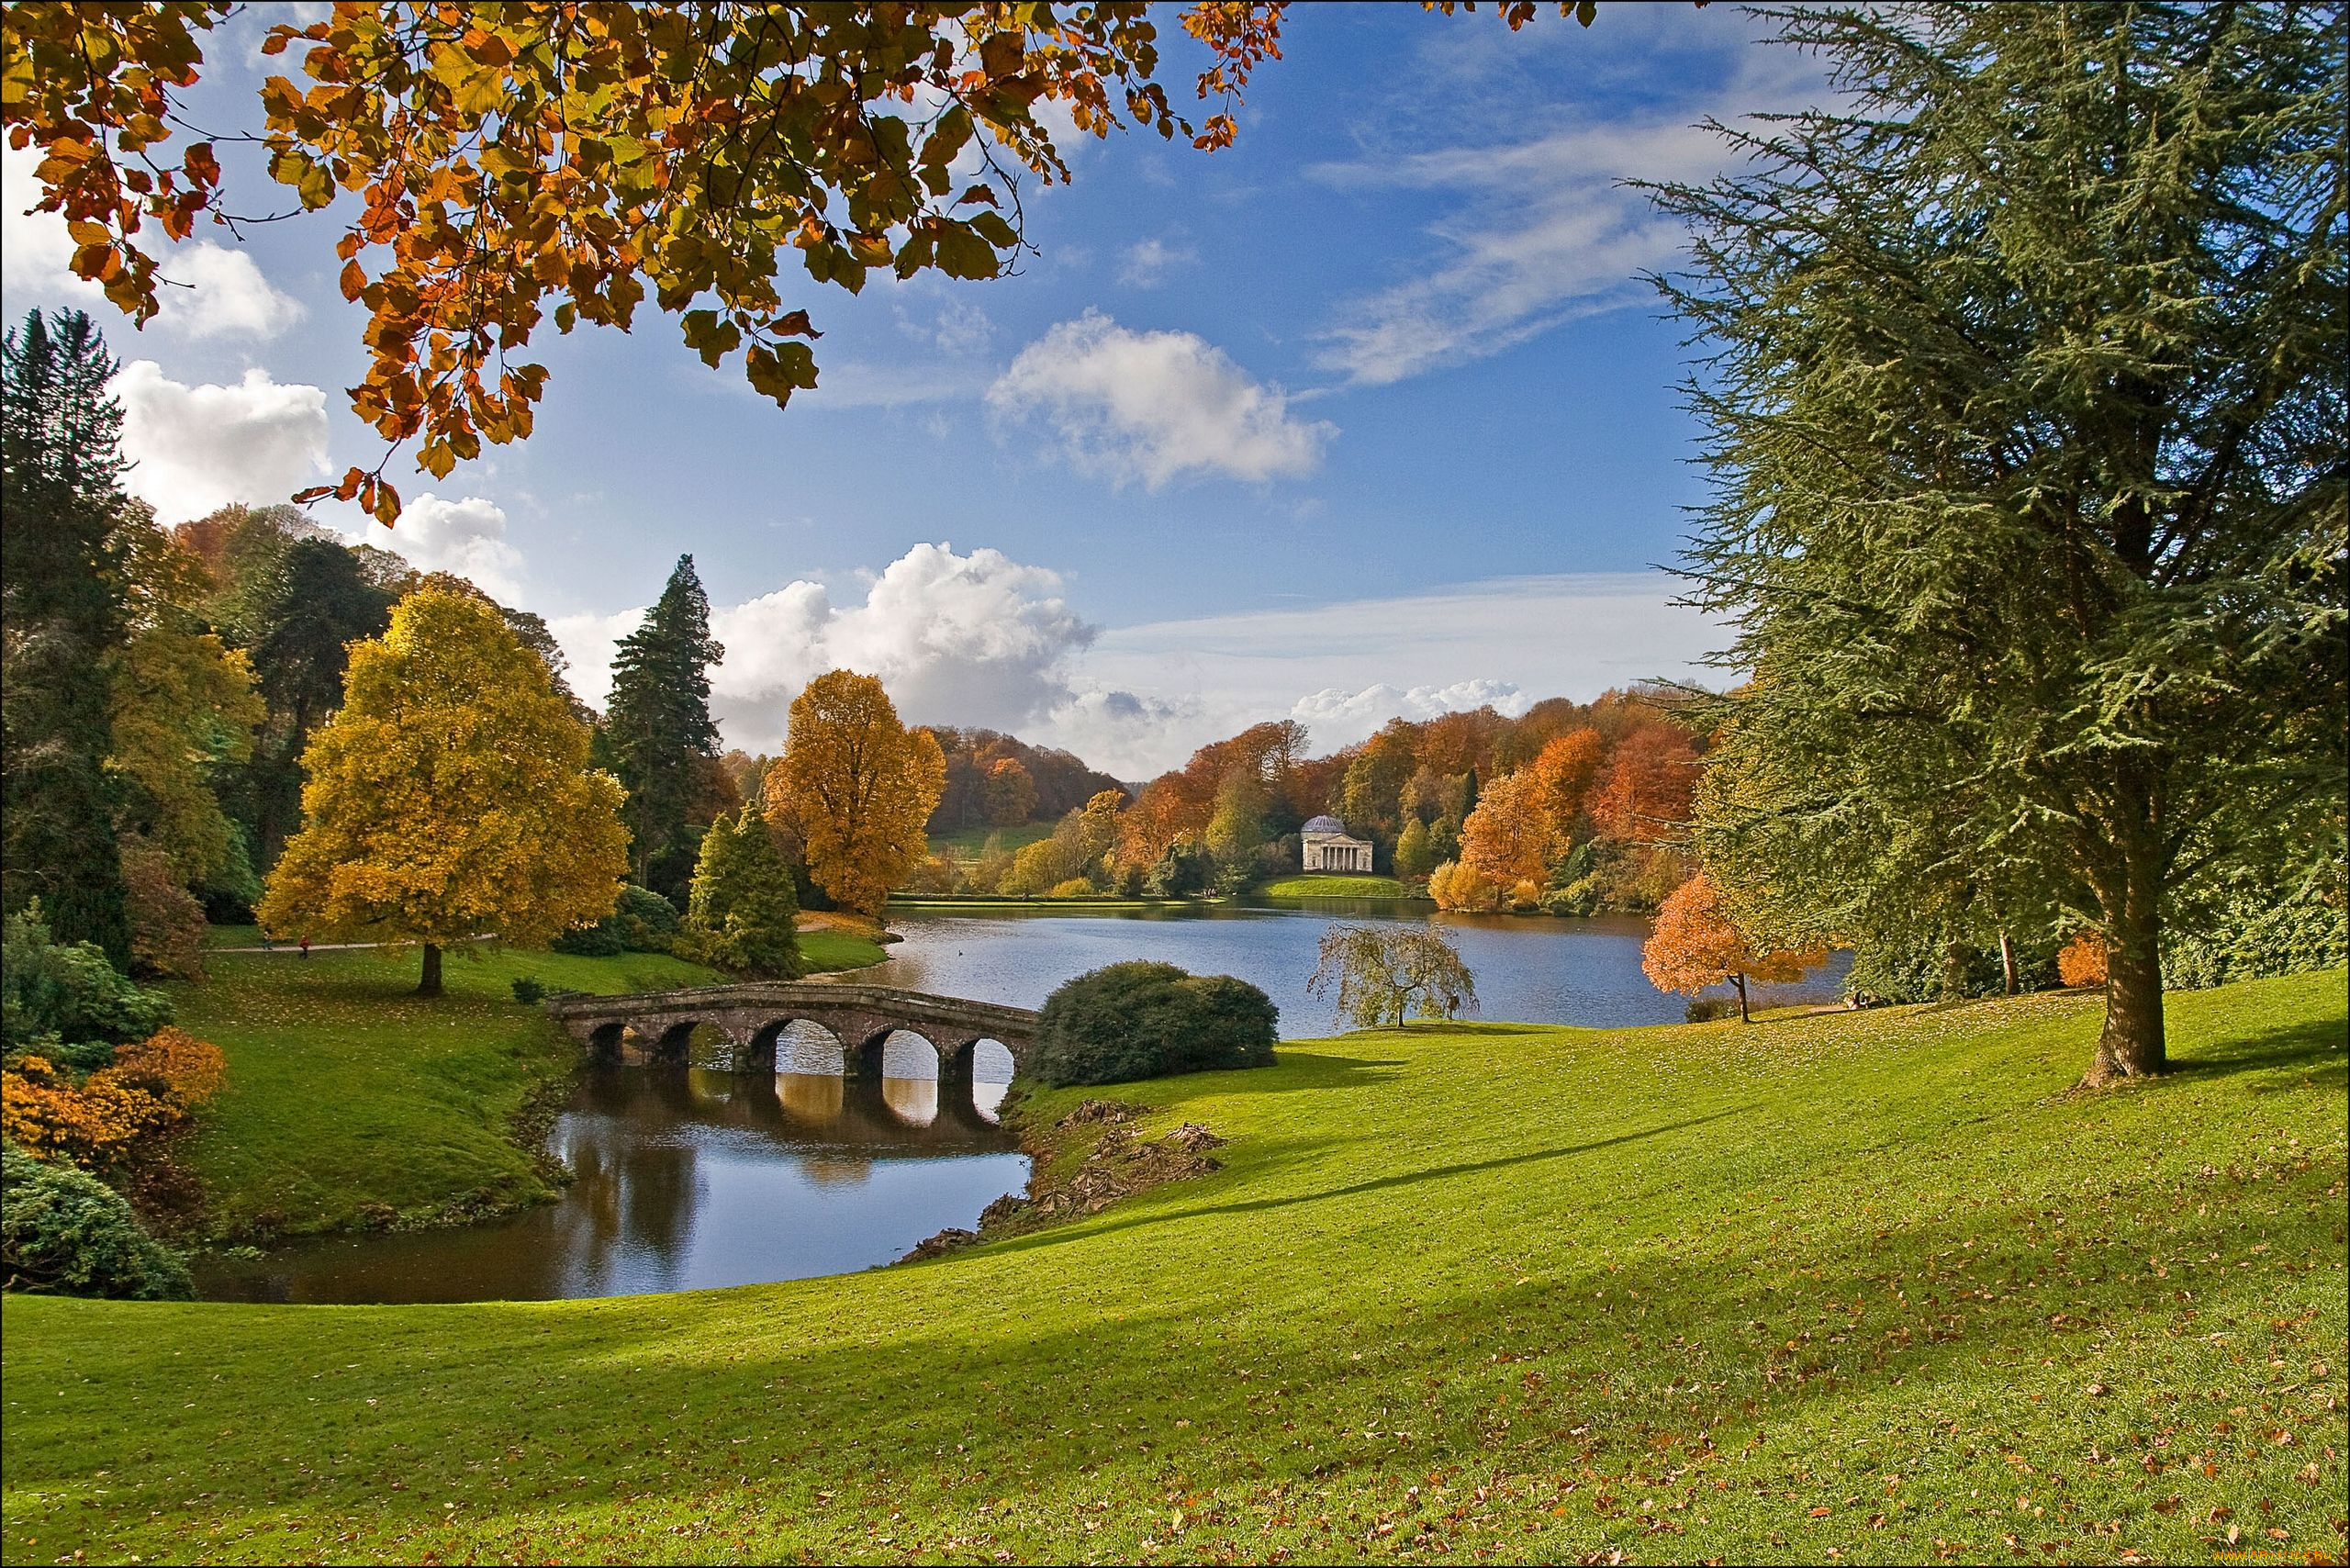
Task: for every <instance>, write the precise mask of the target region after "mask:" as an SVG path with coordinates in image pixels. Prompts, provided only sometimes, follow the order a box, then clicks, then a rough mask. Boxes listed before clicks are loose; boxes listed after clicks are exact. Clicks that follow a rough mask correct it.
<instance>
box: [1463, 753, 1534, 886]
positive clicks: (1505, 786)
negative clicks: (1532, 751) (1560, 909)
mask: <svg viewBox="0 0 2350 1568" xmlns="http://www.w3.org/2000/svg"><path fill="white" fill-rule="evenodd" d="M1553 836H1554V835H1553V833H1552V824H1551V823H1550V819H1549V818H1548V817H1547V816H1546V815H1545V814H1544V812H1543V811H1542V801H1541V790H1540V788H1539V785H1538V783H1537V781H1536V778H1535V776H1534V773H1533V771H1532V770H1531V769H1527V768H1521V769H1520V770H1519V771H1517V772H1516V773H1513V774H1510V775H1509V776H1508V777H1506V778H1498V779H1495V780H1494V782H1493V783H1492V784H1489V785H1487V786H1486V788H1485V792H1484V793H1483V794H1482V795H1480V796H1479V797H1478V798H1477V809H1476V810H1475V811H1473V812H1470V813H1469V820H1468V821H1467V822H1466V823H1462V824H1461V828H1460V864H1461V865H1463V866H1465V867H1470V868H1473V869H1474V870H1475V871H1476V873H1477V874H1478V876H1480V877H1481V878H1483V879H1484V880H1486V881H1488V882H1491V883H1493V884H1494V885H1495V886H1496V887H1502V888H1514V887H1516V885H1517V884H1518V883H1520V882H1524V881H1531V882H1533V883H1534V884H1535V885H1536V886H1537V887H1538V888H1539V886H1540V885H1541V881H1542V879H1543V877H1544V875H1545V874H1546V873H1547V871H1548V870H1549V862H1550V846H1551V842H1552V838H1553Z"/></svg>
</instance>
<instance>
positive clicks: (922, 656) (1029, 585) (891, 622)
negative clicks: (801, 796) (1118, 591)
mask: <svg viewBox="0 0 2350 1568" xmlns="http://www.w3.org/2000/svg"><path fill="white" fill-rule="evenodd" d="M1061 586H1062V585H1061V579H1060V577H1058V576H1057V574H1055V573H1053V572H1051V571H1048V570H1046V569H1045V568H1044V567H1041V566H1026V565H1024V564H1022V563H1020V562H1018V561H1014V560H1013V559H1012V558H1011V557H1010V556H1008V555H1005V554H1003V553H1002V551H999V550H987V549H980V550H974V551H971V552H970V553H969V554H957V553H956V551H955V549H954V547H953V546H952V545H951V544H946V543H938V544H917V545H915V546H914V547H913V548H912V549H911V550H909V551H907V552H906V553H905V554H903V555H901V556H900V557H899V558H898V559H897V560H895V561H892V562H891V563H890V565H889V566H886V567H884V568H883V569H882V570H881V571H880V572H879V573H878V574H875V575H874V576H872V577H869V578H867V579H866V581H865V582H864V584H863V588H864V593H863V598H862V599H861V601H858V602H851V603H845V604H835V603H834V596H833V592H832V590H831V589H830V588H827V587H826V586H825V585H824V584H822V583H817V582H809V581H805V580H802V581H795V582H790V583H787V584H785V585H784V586H783V587H781V588H777V589H775V590H774V591H773V592H771V593H766V594H761V595H760V596H758V597H757V598H755V599H750V600H748V601H747V602H744V603H741V604H734V605H727V606H722V607H720V608H718V609H715V610H712V611H711V634H712V635H713V636H715V637H716V638H717V639H718V641H719V642H720V643H722V644H724V645H725V648H726V657H725V658H724V659H723V660H722V662H721V663H720V664H719V665H718V666H717V667H716V668H715V669H713V670H712V671H711V712H712V714H713V715H714V716H715V717H716V718H717V719H718V721H719V723H720V725H721V727H722V729H723V730H724V731H725V733H726V735H727V739H728V741H729V742H730V744H733V745H740V746H744V747H745V748H747V749H749V750H753V751H773V750H776V749H778V747H780V746H781V745H782V744H783V739H784V735H785V734H786V732H787V730H788V728H789V710H790V707H791V700H792V699H793V698H794V697H797V696H798V695H799V694H800V689H801V688H802V687H804V686H806V685H807V684H808V682H809V681H810V680H811V679H813V678H815V677H817V676H819V675H822V673H823V672H824V671H826V670H828V669H844V668H845V669H853V670H857V671H859V672H861V673H863V674H866V675H872V676H878V677H879V678H881V681H882V684H883V685H885V686H886V687H888V688H889V690H890V700H892V701H893V702H895V703H896V704H897V707H898V711H899V713H900V714H901V716H902V717H904V718H905V719H906V720H908V721H909V722H913V723H934V724H935V723H951V724H963V725H968V724H977V725H985V726H988V727H990V728H995V729H1013V728H1017V727H1019V726H1022V725H1028V726H1031V727H1033V726H1035V724H1037V723H1038V722H1044V721H1045V720H1046V718H1047V716H1048V715H1050V714H1051V713H1053V712H1055V711H1059V710H1063V709H1067V710H1069V711H1070V712H1071V713H1072V715H1074V716H1078V717H1080V718H1081V719H1088V720H1089V721H1090V720H1091V717H1092V716H1093V715H1097V714H1098V715H1100V716H1101V717H1100V718H1099V720H1098V722H1096V723H1097V727H1102V728H1106V727H1108V726H1111V725H1113V724H1114V723H1115V722H1119V721H1120V720H1123V719H1126V718H1128V717H1135V718H1136V722H1143V721H1142V720H1141V719H1140V717H1139V714H1140V712H1141V711H1140V710H1138V709H1130V708H1128V707H1122V706H1121V700H1122V699H1124V697H1125V694H1123V693H1114V692H1112V693H1104V692H1098V691H1087V692H1085V693H1082V694H1080V691H1079V690H1078V689H1076V687H1075V686H1073V684H1072V666H1073V663H1074V661H1075V660H1076V658H1077V657H1078V655H1080V654H1081V653H1082V652H1083V651H1084V649H1085V648H1086V647H1087V646H1088V645H1089V644H1091V642H1092V640H1093V637H1094V635H1095V631H1094V628H1093V627H1092V626H1091V625H1089V624H1088V623H1087V622H1085V621H1084V620H1083V619H1082V618H1080V616H1079V615H1078V614H1077V613H1076V612H1075V611H1074V610H1070V609H1069V605H1068V602H1067V601H1066V600H1065V599H1063V598H1062V597H1061ZM642 614H643V611H641V610H625V611H622V612H621V613H620V614H618V615H609V616H601V615H574V616H565V617H559V618H557V619H555V620H554V621H552V622H550V625H551V627H552V628H553V630H554V634H555V636H556V638H557V639H558V640H559V641H560V642H561V643H562V644H563V646H564V651H565V654H566V655H569V656H570V659H571V662H572V666H573V667H574V668H575V669H576V670H577V671H578V672H579V685H578V689H579V691H580V695H581V696H583V697H585V698H587V699H588V700H589V701H600V700H602V694H601V690H600V689H601V688H603V687H604V686H606V684H607V683H608V680H609V677H608V674H607V672H608V670H609V667H610V663H611V654H612V649H613V646H614V645H615V644H617V643H618V641H619V640H620V639H621V637H623V636H625V635H627V634H628V633H629V632H631V631H632V630H633V629H634V628H635V626H636V625H637V623H638V621H639V620H640V618H641V617H642Z"/></svg>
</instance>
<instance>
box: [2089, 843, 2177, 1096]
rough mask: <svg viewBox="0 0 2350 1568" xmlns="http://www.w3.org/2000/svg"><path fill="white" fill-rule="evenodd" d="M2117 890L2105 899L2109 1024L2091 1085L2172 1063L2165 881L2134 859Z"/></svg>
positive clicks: (2152, 1071)
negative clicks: (2166, 1007)
mask: <svg viewBox="0 0 2350 1568" xmlns="http://www.w3.org/2000/svg"><path fill="white" fill-rule="evenodd" d="M2116 892H2117V894H2118V895H2119V896H2118V897H2116V898H2113V899H2111V900H2109V901H2103V902H2108V905H2109V907H2108V909H2107V912H2106V913H2107V919H2106V932H2105V1028H2104V1030H2103V1031H2102V1032H2101V1033H2099V1035H2098V1041H2097V1055H2096V1057H2095V1058H2093V1059H2092V1060H2091V1062H2090V1064H2089V1071H2088V1077H2087V1080H2085V1081H2087V1082H2088V1083H2090V1084H2107V1083H2112V1082H2114V1081H2117V1080H2120V1079H2124V1078H2149V1077H2152V1076H2153V1075H2154V1074H2155V1073H2158V1072H2163V1071H2166V1070H2168V1069H2169V1067H2170V1060H2169V1057H2168V1054H2167V1052H2166V1050H2165V1044H2164V1039H2163V955H2162V937H2163V927H2162V914H2161V906H2162V883H2161V879H2160V878H2159V877H2157V876H2155V875H2153V874H2151V868H2149V867H2148V866H2146V865H2145V864H2144V863H2143V862H2135V863H2131V864H2128V865H2126V866H2125V867H2124V868H2123V876H2122V880H2121V886H2120V887H2119V888H2118V889H2117V890H2116ZM2115 906H2118V907H2115Z"/></svg>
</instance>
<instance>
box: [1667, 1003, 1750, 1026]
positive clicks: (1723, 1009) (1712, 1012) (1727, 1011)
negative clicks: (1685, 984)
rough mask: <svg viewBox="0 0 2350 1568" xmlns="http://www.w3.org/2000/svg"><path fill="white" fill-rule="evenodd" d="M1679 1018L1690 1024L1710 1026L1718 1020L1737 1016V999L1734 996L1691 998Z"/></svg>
mask: <svg viewBox="0 0 2350 1568" xmlns="http://www.w3.org/2000/svg"><path fill="white" fill-rule="evenodd" d="M1681 1016H1682V1017H1684V1018H1685V1019H1687V1020H1688V1021H1689V1022H1690V1023H1692V1024H1711V1023H1713V1022H1714V1021H1715V1020H1717V1019H1720V1018H1735V1017H1737V1016H1738V998H1736V997H1734V996H1693V997H1691V998H1690V999H1689V1005H1688V1006H1686V1007H1684V1008H1683V1009H1682V1010H1681Z"/></svg>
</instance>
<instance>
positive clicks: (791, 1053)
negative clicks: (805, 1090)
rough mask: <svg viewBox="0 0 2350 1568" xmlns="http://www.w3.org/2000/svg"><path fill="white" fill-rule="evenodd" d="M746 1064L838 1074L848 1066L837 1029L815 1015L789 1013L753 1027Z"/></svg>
mask: <svg viewBox="0 0 2350 1568" xmlns="http://www.w3.org/2000/svg"><path fill="white" fill-rule="evenodd" d="M743 1065H744V1068H746V1069H750V1070H767V1071H773V1072H791V1073H831V1074H834V1075H837V1074H839V1073H841V1072H843V1071H845V1070H846V1069H847V1066H848V1047H847V1046H846V1045H845V1044H843V1043H842V1040H841V1037H840V1034H839V1032H838V1031H836V1030H834V1029H833V1028H830V1027H829V1026H827V1025H824V1024H822V1023H820V1022H818V1021H817V1020H816V1019H813V1018H803V1017H798V1016H793V1015H789V1014H787V1015H785V1016H782V1017H777V1018H770V1019H768V1020H767V1022H765V1023H763V1024H760V1025H757V1026H756V1027H755V1028H754V1029H752V1031H751V1036H750V1045H749V1047H747V1048H746V1050H745V1051H744V1060H743Z"/></svg>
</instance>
